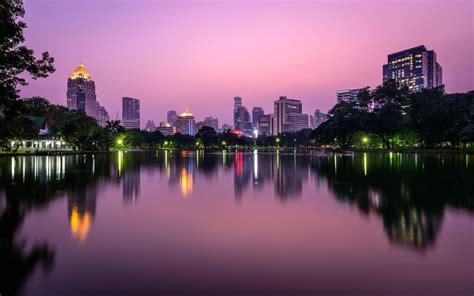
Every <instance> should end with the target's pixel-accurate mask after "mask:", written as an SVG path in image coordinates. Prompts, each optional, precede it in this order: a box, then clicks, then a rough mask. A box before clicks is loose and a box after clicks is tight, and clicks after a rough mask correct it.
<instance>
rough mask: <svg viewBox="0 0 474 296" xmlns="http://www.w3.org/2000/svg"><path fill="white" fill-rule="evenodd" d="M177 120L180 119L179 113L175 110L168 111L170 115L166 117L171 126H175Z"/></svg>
mask: <svg viewBox="0 0 474 296" xmlns="http://www.w3.org/2000/svg"><path fill="white" fill-rule="evenodd" d="M177 119H178V113H176V111H175V110H170V111H168V114H167V115H166V120H167V121H168V123H169V124H171V125H172V126H174V125H175V123H176V120H177Z"/></svg>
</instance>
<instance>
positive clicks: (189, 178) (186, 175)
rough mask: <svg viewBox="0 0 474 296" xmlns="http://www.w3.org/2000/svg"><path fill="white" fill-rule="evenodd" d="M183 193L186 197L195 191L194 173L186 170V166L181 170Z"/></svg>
mask: <svg viewBox="0 0 474 296" xmlns="http://www.w3.org/2000/svg"><path fill="white" fill-rule="evenodd" d="M180 182H181V194H182V195H183V197H184V198H186V197H187V196H188V195H189V194H191V193H192V192H193V175H192V173H190V172H188V171H186V169H185V168H183V169H182V170H181V178H180Z"/></svg>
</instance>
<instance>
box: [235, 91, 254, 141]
mask: <svg viewBox="0 0 474 296" xmlns="http://www.w3.org/2000/svg"><path fill="white" fill-rule="evenodd" d="M234 129H235V130H238V131H242V132H244V134H246V135H248V136H250V135H252V122H251V121H250V113H249V112H248V111H247V108H245V107H244V106H242V98H241V97H235V98H234Z"/></svg>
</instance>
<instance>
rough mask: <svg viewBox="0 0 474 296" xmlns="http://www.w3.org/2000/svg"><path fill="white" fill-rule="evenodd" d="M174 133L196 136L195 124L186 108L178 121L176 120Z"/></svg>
mask: <svg viewBox="0 0 474 296" xmlns="http://www.w3.org/2000/svg"><path fill="white" fill-rule="evenodd" d="M176 132H177V133H180V134H183V135H191V136H194V134H196V122H195V120H194V116H193V114H191V113H190V112H189V110H188V109H187V108H186V110H185V111H184V112H183V113H181V114H180V115H179V116H178V119H177V120H176Z"/></svg>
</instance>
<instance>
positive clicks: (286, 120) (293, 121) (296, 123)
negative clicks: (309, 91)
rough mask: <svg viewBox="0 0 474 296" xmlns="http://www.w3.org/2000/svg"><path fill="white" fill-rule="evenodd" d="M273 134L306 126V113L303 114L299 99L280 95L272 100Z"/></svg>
mask: <svg viewBox="0 0 474 296" xmlns="http://www.w3.org/2000/svg"><path fill="white" fill-rule="evenodd" d="M273 106H274V115H275V119H274V121H273V134H274V135H278V134H281V133H285V132H296V131H299V130H302V129H304V128H308V115H307V114H303V113H302V111H303V105H302V104H301V101H299V100H292V99H288V98H287V97H280V98H279V99H278V100H277V101H275V102H274V105H273Z"/></svg>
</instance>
